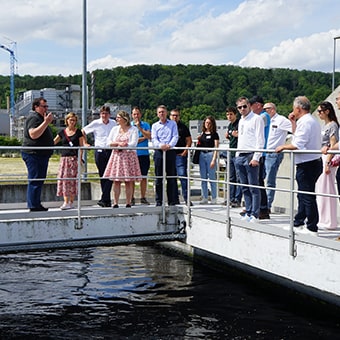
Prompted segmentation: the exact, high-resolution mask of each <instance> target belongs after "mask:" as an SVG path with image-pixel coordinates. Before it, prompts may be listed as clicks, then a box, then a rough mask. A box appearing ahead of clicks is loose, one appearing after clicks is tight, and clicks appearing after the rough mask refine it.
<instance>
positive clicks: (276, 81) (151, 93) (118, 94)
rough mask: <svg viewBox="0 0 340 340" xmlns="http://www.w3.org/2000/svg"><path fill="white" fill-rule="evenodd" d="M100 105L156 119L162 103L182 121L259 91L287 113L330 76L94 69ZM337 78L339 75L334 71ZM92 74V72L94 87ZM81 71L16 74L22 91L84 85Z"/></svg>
mask: <svg viewBox="0 0 340 340" xmlns="http://www.w3.org/2000/svg"><path fill="white" fill-rule="evenodd" d="M94 75H95V98H96V104H97V105H101V104H103V103H106V102H112V103H121V104H130V105H132V106H135V105H137V106H140V107H141V108H142V110H143V112H144V119H146V120H148V121H150V122H152V121H154V120H156V114H155V108H156V107H157V105H159V104H164V105H166V106H167V107H168V108H169V109H172V108H175V107H179V108H180V109H181V110H182V120H183V121H184V122H188V121H189V120H190V119H202V118H204V117H205V116H206V115H207V114H212V115H214V116H215V117H216V118H217V119H224V118H225V114H224V112H225V108H226V107H227V106H230V105H231V106H233V105H235V100H236V99H237V98H238V97H239V96H247V97H252V96H253V95H255V94H257V95H261V96H262V97H263V98H264V100H265V101H271V102H274V103H275V104H276V105H277V108H278V111H279V112H280V113H282V114H284V115H287V114H288V113H289V112H290V111H291V107H292V102H293V99H294V98H295V97H296V96H298V95H306V96H307V97H308V98H309V99H310V101H311V103H312V109H313V110H314V109H315V107H316V106H317V105H318V103H319V102H320V101H322V100H323V99H325V98H326V97H327V96H328V95H329V94H330V92H331V84H332V74H330V73H323V72H314V71H298V70H291V69H260V68H241V67H238V66H231V65H223V66H213V65H176V66H168V65H135V66H129V67H116V68H113V69H105V70H96V71H95V72H94ZM336 79H339V74H338V73H337V74H336ZM90 81H91V77H90V76H88V83H89V86H90ZM81 82H82V77H81V75H74V76H71V75H70V76H68V77H63V76H61V75H59V76H37V77H33V76H29V75H25V76H15V87H16V94H18V93H19V92H20V91H25V90H34V89H41V88H45V87H52V88H57V87H58V86H60V85H61V84H62V85H63V86H64V85H65V84H79V85H81ZM0 93H1V94H2V95H1V98H0V105H1V108H5V107H6V95H7V96H8V95H9V76H8V77H5V76H0Z"/></svg>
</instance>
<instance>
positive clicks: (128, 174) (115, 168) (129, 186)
mask: <svg viewBox="0 0 340 340" xmlns="http://www.w3.org/2000/svg"><path fill="white" fill-rule="evenodd" d="M116 120H117V123H118V125H117V126H115V127H113V128H112V130H111V132H110V134H109V136H108V138H107V145H108V146H111V147H115V149H113V151H112V154H111V157H110V159H109V162H108V164H107V166H106V169H105V172H104V176H103V177H106V178H109V179H110V180H112V181H113V196H114V203H113V208H118V207H119V206H118V203H119V196H120V191H121V183H122V182H124V183H125V195H126V207H127V208H131V199H132V190H133V182H134V181H140V180H141V178H142V177H141V176H142V175H141V171H140V167H139V161H138V157H137V153H136V150H131V149H117V147H135V146H136V145H137V143H138V129H137V128H136V127H135V126H131V123H130V116H129V114H128V113H127V112H125V111H119V112H118V114H117V117H116Z"/></svg>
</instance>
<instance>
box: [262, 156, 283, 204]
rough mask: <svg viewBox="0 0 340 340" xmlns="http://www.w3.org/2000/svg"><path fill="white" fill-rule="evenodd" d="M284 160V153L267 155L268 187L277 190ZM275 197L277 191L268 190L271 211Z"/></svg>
mask: <svg viewBox="0 0 340 340" xmlns="http://www.w3.org/2000/svg"><path fill="white" fill-rule="evenodd" d="M282 160H283V153H267V155H266V161H265V167H266V176H267V179H266V180H267V187H271V188H276V176H277V172H278V171H279V166H280V164H281V162H282ZM274 197H275V190H271V189H267V199H268V209H271V207H272V204H273V201H274Z"/></svg>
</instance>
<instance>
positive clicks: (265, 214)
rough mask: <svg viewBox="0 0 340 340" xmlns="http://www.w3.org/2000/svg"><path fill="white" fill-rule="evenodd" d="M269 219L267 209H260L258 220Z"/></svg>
mask: <svg viewBox="0 0 340 340" xmlns="http://www.w3.org/2000/svg"><path fill="white" fill-rule="evenodd" d="M269 219H270V215H269V213H268V210H266V211H260V214H259V220H269Z"/></svg>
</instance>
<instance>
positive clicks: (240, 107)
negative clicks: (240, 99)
mask: <svg viewBox="0 0 340 340" xmlns="http://www.w3.org/2000/svg"><path fill="white" fill-rule="evenodd" d="M247 107H248V105H240V106H238V107H237V108H238V109H239V110H241V109H246V108H247Z"/></svg>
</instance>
